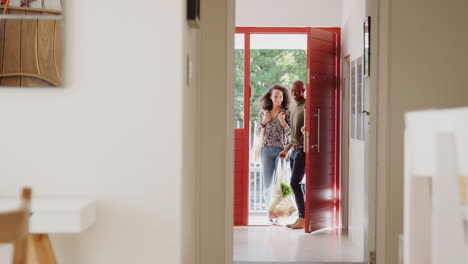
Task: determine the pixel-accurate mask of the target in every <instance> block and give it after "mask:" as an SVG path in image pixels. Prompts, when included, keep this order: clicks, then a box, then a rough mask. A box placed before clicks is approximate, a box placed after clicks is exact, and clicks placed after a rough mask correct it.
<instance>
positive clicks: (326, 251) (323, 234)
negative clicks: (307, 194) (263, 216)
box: [234, 226, 365, 264]
mask: <svg viewBox="0 0 468 264" xmlns="http://www.w3.org/2000/svg"><path fill="white" fill-rule="evenodd" d="M362 257H363V252H362V251H361V250H358V249H357V248H356V247H355V246H354V245H353V243H352V242H351V241H350V240H348V238H347V236H345V235H342V234H340V232H339V231H338V229H334V230H324V231H319V232H314V233H312V234H306V233H304V230H303V229H302V230H292V229H289V228H286V227H284V226H271V227H266V226H249V227H234V264H244V263H245V264H246V263H255V264H264V263H276V264H280V263H296V264H302V263H303V264H306V263H307V264H312V263H313V264H322V263H327V264H330V263H334V264H338V263H365V262H363V261H362Z"/></svg>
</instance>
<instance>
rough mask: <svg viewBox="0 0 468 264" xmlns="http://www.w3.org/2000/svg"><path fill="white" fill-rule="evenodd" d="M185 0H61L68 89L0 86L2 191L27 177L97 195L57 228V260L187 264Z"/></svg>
mask: <svg viewBox="0 0 468 264" xmlns="http://www.w3.org/2000/svg"><path fill="white" fill-rule="evenodd" d="M184 3H185V1H182V0H171V1H152V0H143V1H138V4H136V3H132V4H131V5H130V6H129V2H128V1H124V0H116V1H112V2H111V3H110V2H108V1H92V0H82V1H67V5H66V11H65V19H66V25H65V30H64V38H65V42H64V50H65V54H64V67H63V69H64V72H65V80H64V83H65V88H63V89H62V88H59V89H57V88H47V89H46V88H39V89H25V88H22V89H18V88H1V89H0V160H1V161H2V162H1V163H0V175H1V184H0V195H2V196H3V195H17V194H18V193H19V190H20V187H21V186H23V185H30V186H32V187H33V191H34V196H35V197H45V196H47V197H95V198H97V199H98V201H99V202H98V220H97V224H96V225H95V226H94V227H92V228H91V229H89V230H87V231H86V232H84V233H82V234H80V235H54V236H52V240H53V245H54V247H55V249H56V253H57V255H58V260H59V263H66V264H78V263H81V264H84V263H86V264H102V263H113V264H119V263H121V264H128V263H182V242H181V241H182V240H183V239H185V238H188V239H189V240H192V241H193V239H194V235H193V234H191V235H182V230H187V229H182V226H185V225H192V224H191V219H190V217H191V216H193V213H192V212H184V214H183V216H184V218H182V208H184V209H187V207H182V200H181V197H184V200H185V201H188V199H191V196H192V195H195V194H194V192H195V191H194V190H193V189H190V187H187V184H185V185H184V189H187V188H189V189H190V190H189V194H187V195H185V196H182V194H181V192H182V183H183V180H182V167H183V166H182V165H183V163H182V162H183V161H184V164H187V162H188V164H189V166H190V167H189V168H193V167H194V166H195V165H194V164H195V162H193V161H192V162H190V159H194V157H192V158H191V157H188V156H186V155H185V156H183V154H182V149H183V146H182V143H183V142H186V141H183V140H182V139H183V138H184V137H183V133H182V127H183V125H182V120H183V118H182V114H183V113H186V112H187V111H188V110H189V109H193V107H194V106H193V102H191V101H190V102H189V104H188V106H187V108H183V103H184V101H183V100H182V99H183V93H184V92H186V91H187V90H184V89H183V87H184V86H185V84H184V83H185V79H184V74H183V73H184V70H185V67H184V66H183V63H184V61H185V56H184V52H183V50H184V47H183V44H182V42H183V32H184V31H183V28H184V24H185V23H184V22H183V18H184V17H185V12H184ZM136 5H137V6H136ZM129 7H130V8H129ZM132 7H134V8H132ZM188 124H190V123H188ZM184 127H185V126H184ZM184 135H185V137H187V134H186V133H185V134H184ZM188 149H189V150H190V151H193V149H194V146H190V147H189V148H188ZM187 171H188V169H185V170H184V172H187ZM189 173H190V172H189ZM193 175H196V173H190V174H189V175H188V176H189V177H191V176H193ZM194 181H195V180H193V179H192V180H190V181H189V182H190V183H193V182H194ZM193 246H194V245H193V244H192V243H188V242H186V243H184V248H185V249H187V248H188V249H189V250H188V252H191V253H189V254H194V253H193V252H194V250H192V249H191V247H193ZM186 252H187V251H186ZM184 263H188V262H184Z"/></svg>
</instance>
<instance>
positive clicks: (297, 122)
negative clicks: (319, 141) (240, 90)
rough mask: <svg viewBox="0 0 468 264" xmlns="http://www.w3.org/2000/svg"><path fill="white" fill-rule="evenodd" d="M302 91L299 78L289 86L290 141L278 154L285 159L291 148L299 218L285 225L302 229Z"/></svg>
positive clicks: (303, 103) (303, 224) (304, 104)
mask: <svg viewBox="0 0 468 264" xmlns="http://www.w3.org/2000/svg"><path fill="white" fill-rule="evenodd" d="M304 92H305V89H304V83H303V82H302V81H300V80H298V81H295V82H294V83H293V85H292V88H291V94H292V96H293V98H294V103H293V106H292V110H291V119H290V122H291V124H290V126H291V143H289V145H287V146H286V148H285V149H284V150H283V151H282V152H281V153H280V154H279V156H280V158H282V159H286V156H287V155H288V152H289V150H290V149H291V148H292V149H293V150H292V153H291V156H290V163H291V188H292V189H293V192H294V197H295V199H296V205H297V209H298V211H299V218H298V219H297V220H296V222H294V223H293V224H289V225H286V226H287V227H289V228H292V229H302V228H304V226H305V220H304V216H305V212H304V211H305V209H304V207H305V206H304V192H303V191H302V187H301V181H302V179H303V178H304V173H305V153H304V135H303V133H302V131H301V129H302V128H303V127H304V109H305V106H306V99H305V98H304Z"/></svg>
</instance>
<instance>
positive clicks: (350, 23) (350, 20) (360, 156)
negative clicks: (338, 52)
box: [341, 0, 366, 258]
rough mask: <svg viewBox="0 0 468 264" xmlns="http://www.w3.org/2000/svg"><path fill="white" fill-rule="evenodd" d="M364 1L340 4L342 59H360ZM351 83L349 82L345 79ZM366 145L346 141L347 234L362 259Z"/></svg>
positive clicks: (349, 1) (362, 142) (356, 141)
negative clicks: (347, 178)
mask: <svg viewBox="0 0 468 264" xmlns="http://www.w3.org/2000/svg"><path fill="white" fill-rule="evenodd" d="M365 5H366V1H365V0H347V1H343V10H342V26H341V28H342V29H341V30H342V32H341V33H342V41H341V45H342V55H343V57H344V56H347V55H350V60H351V61H353V60H355V59H356V58H358V57H360V56H362V55H363V46H364V43H363V22H364V18H365ZM348 80H350V78H348ZM365 149H366V144H365V141H362V140H356V139H350V140H349V175H348V177H349V191H348V193H349V216H348V218H349V234H350V237H351V240H352V241H353V243H355V244H356V245H357V246H358V248H359V250H360V252H361V257H362V258H364V245H365V241H364V239H365V237H364V223H365V222H366V219H365V217H366V215H365V209H366V208H365V205H366V203H365V200H364V198H365V195H364V192H365V189H364V180H365V178H364V175H365Z"/></svg>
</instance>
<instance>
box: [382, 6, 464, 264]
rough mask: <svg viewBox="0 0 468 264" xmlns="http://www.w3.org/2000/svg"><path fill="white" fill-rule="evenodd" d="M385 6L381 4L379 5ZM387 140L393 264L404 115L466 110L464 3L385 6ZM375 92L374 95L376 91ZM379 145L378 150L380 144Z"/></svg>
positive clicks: (392, 263) (389, 259) (388, 237)
mask: <svg viewBox="0 0 468 264" xmlns="http://www.w3.org/2000/svg"><path fill="white" fill-rule="evenodd" d="M384 2H386V1H384ZM390 7H391V10H390V11H389V14H390V25H389V28H390V32H389V33H390V34H389V36H390V39H389V41H388V43H387V44H388V45H389V56H390V59H389V64H388V67H389V68H388V69H389V72H388V76H389V79H388V83H387V85H388V91H386V92H387V94H388V97H387V98H386V102H380V103H383V104H384V105H387V109H388V110H387V111H388V112H387V113H386V116H385V120H386V121H387V122H386V126H387V127H388V130H387V135H385V134H383V135H377V137H378V138H381V142H379V143H380V144H379V146H382V147H385V146H386V145H385V144H387V143H384V141H387V142H389V143H388V147H387V148H385V151H386V153H387V155H388V165H387V168H388V174H386V175H379V177H380V178H382V177H386V181H387V185H386V192H387V193H386V195H387V197H386V203H387V208H386V223H387V224H386V225H385V227H386V233H385V246H386V261H385V264H396V263H398V241H399V234H400V233H401V232H402V231H403V156H404V155H403V134H404V119H403V117H404V113H405V112H408V111H414V110H421V109H431V108H450V107H459V106H467V105H468V89H467V83H468V74H466V62H467V61H468V49H466V47H467V46H468V31H467V30H466V25H467V16H466V11H467V10H468V1H459V0H448V1H443V2H441V1H438V0H425V1H422V0H420V1H410V2H408V1H402V0H392V1H390ZM379 92H380V91H379ZM382 143H383V144H382Z"/></svg>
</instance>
